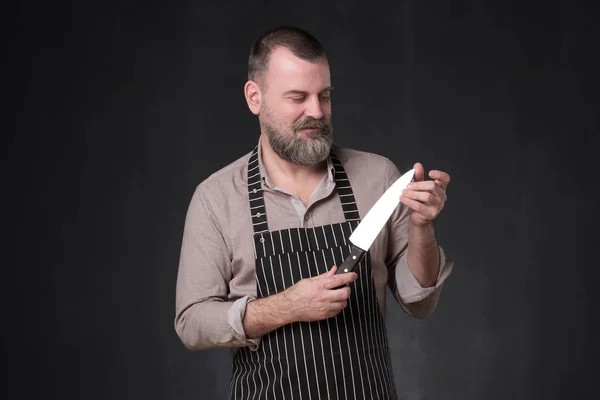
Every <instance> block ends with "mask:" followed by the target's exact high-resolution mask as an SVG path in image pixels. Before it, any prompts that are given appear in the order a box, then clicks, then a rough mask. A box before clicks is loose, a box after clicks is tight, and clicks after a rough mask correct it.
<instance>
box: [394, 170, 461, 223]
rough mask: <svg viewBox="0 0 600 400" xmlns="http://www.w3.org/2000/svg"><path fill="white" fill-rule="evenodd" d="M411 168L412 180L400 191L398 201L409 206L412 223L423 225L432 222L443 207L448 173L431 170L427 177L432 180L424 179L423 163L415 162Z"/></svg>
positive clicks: (448, 181) (448, 178)
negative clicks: (413, 172)
mask: <svg viewBox="0 0 600 400" xmlns="http://www.w3.org/2000/svg"><path fill="white" fill-rule="evenodd" d="M413 168H414V169H415V175H414V178H413V182H411V183H410V184H408V186H407V187H406V189H405V190H404V192H402V196H400V202H401V203H402V204H405V205H406V206H408V207H410V208H411V210H412V212H411V215H410V219H411V222H412V223H413V224H414V225H417V226H425V225H428V224H431V223H433V221H434V220H435V219H436V218H437V216H438V215H439V213H440V212H441V211H442V209H443V208H444V203H446V199H447V196H446V188H447V187H448V184H449V183H450V175H448V174H447V173H445V172H443V171H438V170H431V171H429V177H430V178H431V179H432V180H428V181H426V180H424V176H425V171H424V169H423V165H421V163H416V164H415V165H414V167H413Z"/></svg>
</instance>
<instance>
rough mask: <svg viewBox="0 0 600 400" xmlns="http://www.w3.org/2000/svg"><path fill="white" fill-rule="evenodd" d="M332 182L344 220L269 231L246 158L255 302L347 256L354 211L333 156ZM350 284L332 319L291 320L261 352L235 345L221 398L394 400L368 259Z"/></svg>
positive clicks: (252, 162) (254, 164)
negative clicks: (225, 391) (226, 389)
mask: <svg viewBox="0 0 600 400" xmlns="http://www.w3.org/2000/svg"><path fill="white" fill-rule="evenodd" d="M331 159H332V161H333V164H334V168H335V183H336V186H337V192H338V195H339V198H340V200H341V205H342V209H343V211H344V216H345V219H346V221H345V222H343V223H337V224H331V225H324V226H318V227H315V228H292V229H284V230H279V231H273V232H271V231H269V229H268V226H267V215H266V209H265V203H264V199H263V193H262V190H261V176H260V173H259V168H258V148H255V149H254V151H253V152H252V155H251V157H250V159H249V161H248V190H249V199H250V209H251V214H252V222H253V225H254V248H255V257H256V287H257V297H258V298H262V297H267V296H270V295H273V294H275V293H278V292H281V291H283V290H284V289H287V288H289V287H290V286H292V285H293V284H295V283H296V282H298V281H299V280H301V279H304V278H309V277H313V276H317V275H320V274H324V273H325V272H327V271H328V270H330V269H331V268H332V266H333V265H340V264H341V263H342V261H343V260H344V258H345V257H346V256H347V255H348V254H349V253H350V250H351V246H350V242H349V241H348V237H349V236H350V234H351V233H352V231H353V229H355V228H356V226H357V225H358V223H359V222H360V220H359V218H360V217H359V213H358V209H357V206H356V202H355V199H354V194H353V192H352V188H351V186H350V182H349V180H348V177H347V175H346V173H345V171H344V168H343V167H342V165H341V163H340V162H339V160H338V159H337V158H336V157H335V154H334V153H333V151H332V153H331ZM357 273H358V275H359V276H358V279H357V280H356V281H354V282H352V283H351V284H350V286H351V289H352V292H351V295H350V298H349V300H348V306H347V307H346V308H345V309H344V310H342V311H341V312H340V313H339V314H338V315H337V316H335V317H332V318H329V319H326V320H322V321H315V322H295V323H292V324H288V325H285V326H282V327H280V328H279V329H277V330H274V331H272V332H270V333H268V334H266V335H265V336H263V338H262V341H261V344H260V347H259V349H258V350H256V351H251V350H249V348H247V347H242V348H239V349H238V350H237V351H236V353H235V356H234V358H233V366H232V377H231V384H230V388H229V393H228V397H227V398H228V399H240V400H242V399H244V400H251V399H278V400H285V399H303V400H316V399H323V400H329V399H340V400H346V399H357V400H358V399H360V400H364V399H396V398H397V396H396V389H395V385H394V379H393V375H392V367H391V359H390V352H389V347H388V341H387V335H386V327H385V321H384V318H383V316H382V314H381V311H380V308H379V305H378V303H377V298H376V295H375V287H374V285H373V280H372V268H371V263H370V260H369V255H368V253H367V255H366V256H365V258H364V259H363V261H362V262H361V264H360V266H359V268H358V269H357Z"/></svg>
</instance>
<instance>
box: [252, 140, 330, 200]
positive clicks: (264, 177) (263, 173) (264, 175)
mask: <svg viewBox="0 0 600 400" xmlns="http://www.w3.org/2000/svg"><path fill="white" fill-rule="evenodd" d="M261 142H262V135H261V136H260V137H259V138H258V170H259V171H260V176H261V178H262V181H263V182H264V183H265V184H266V185H267V186H268V187H269V188H271V189H273V188H274V187H275V185H273V183H272V182H271V180H270V179H269V177H268V175H267V171H266V170H265V167H264V165H263V162H262V145H261ZM334 171H335V169H334V167H333V161H332V160H331V156H327V182H333V173H334Z"/></svg>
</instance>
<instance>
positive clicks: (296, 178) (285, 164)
mask: <svg viewBox="0 0 600 400" xmlns="http://www.w3.org/2000/svg"><path fill="white" fill-rule="evenodd" d="M260 142H261V155H262V163H263V165H264V167H265V170H266V172H267V175H268V176H269V179H270V180H271V182H273V184H275V185H277V186H288V185H289V184H294V183H297V182H311V181H313V180H315V179H318V180H320V179H322V178H323V176H324V174H325V173H326V170H327V160H324V161H322V162H320V163H318V164H314V165H296V164H292V163H291V162H289V161H287V160H284V159H283V158H281V157H279V155H277V153H275V151H273V149H272V148H271V145H270V144H269V138H268V137H267V136H266V135H265V134H264V133H263V134H262V138H261V141H260Z"/></svg>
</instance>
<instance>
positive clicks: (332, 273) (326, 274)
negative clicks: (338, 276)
mask: <svg viewBox="0 0 600 400" xmlns="http://www.w3.org/2000/svg"><path fill="white" fill-rule="evenodd" d="M335 271H337V265H334V266H333V267H331V269H330V270H329V271H327V272H325V273H324V274H323V275H324V276H333V275H335Z"/></svg>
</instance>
